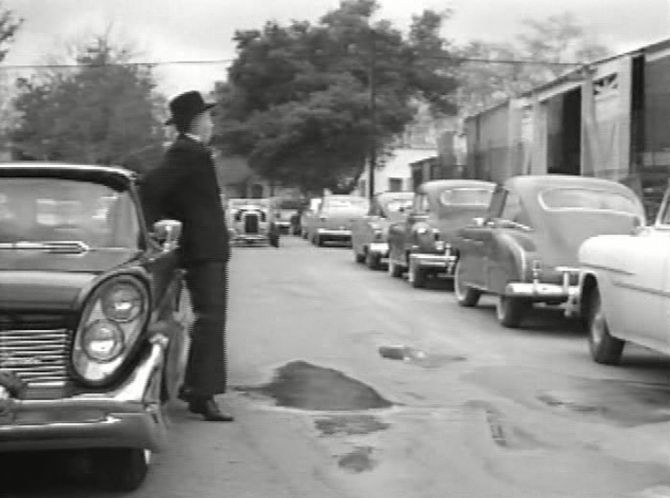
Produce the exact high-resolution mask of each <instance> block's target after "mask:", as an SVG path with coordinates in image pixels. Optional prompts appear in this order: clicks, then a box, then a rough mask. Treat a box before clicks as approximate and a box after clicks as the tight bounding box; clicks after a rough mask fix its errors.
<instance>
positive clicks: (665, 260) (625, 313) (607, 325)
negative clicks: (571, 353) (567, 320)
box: [579, 189, 670, 364]
mask: <svg viewBox="0 0 670 498" xmlns="http://www.w3.org/2000/svg"><path fill="white" fill-rule="evenodd" d="M579 262H580V265H581V267H582V278H581V289H582V291H581V296H582V299H581V309H582V313H583V317H584V318H585V319H584V320H583V323H584V324H585V325H586V326H587V329H588V341H589V349H590V351H591V356H592V357H593V359H594V360H595V361H596V362H598V363H605V364H617V363H619V361H620V359H621V355H622V353H623V349H624V345H625V343H626V342H627V341H628V342H632V343H634V344H639V345H641V346H644V347H647V348H650V349H653V350H655V351H659V352H661V353H664V354H666V355H670V332H669V330H670V329H669V328H668V316H669V315H670V189H668V190H667V192H666V194H665V197H664V200H663V204H662V207H661V209H660V211H659V212H658V215H657V217H656V223H655V224H654V225H653V226H649V227H645V226H642V225H641V226H640V227H638V228H636V229H635V230H634V232H633V233H630V234H622V235H600V236H598V237H592V238H590V239H588V240H587V241H585V242H584V243H583V244H582V246H581V247H580V249H579Z"/></svg>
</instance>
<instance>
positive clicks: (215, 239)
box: [141, 91, 233, 422]
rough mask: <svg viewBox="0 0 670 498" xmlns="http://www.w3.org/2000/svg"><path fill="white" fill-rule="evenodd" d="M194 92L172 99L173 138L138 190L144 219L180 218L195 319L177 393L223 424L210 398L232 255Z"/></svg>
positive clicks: (202, 111)
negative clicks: (181, 382) (144, 214)
mask: <svg viewBox="0 0 670 498" xmlns="http://www.w3.org/2000/svg"><path fill="white" fill-rule="evenodd" d="M213 106H214V104H208V103H205V101H204V100H203V98H202V96H201V95H200V93H199V92H195V91H191V92H186V93H183V94H181V95H179V96H177V97H175V98H174V99H173V100H172V101H171V102H170V111H171V117H170V119H169V120H168V121H167V122H166V124H171V125H174V126H175V128H176V129H177V132H178V136H177V138H176V140H175V141H174V143H173V144H172V145H171V146H170V148H169V149H168V151H167V152H166V154H165V158H164V160H163V163H162V164H161V165H160V166H159V167H158V168H156V169H154V170H152V171H150V172H149V173H147V175H146V176H145V177H144V178H143V181H142V186H141V195H142V200H143V203H144V204H145V207H146V210H147V213H148V215H147V217H148V218H149V220H148V222H149V223H153V222H154V221H156V220H158V219H161V218H171V219H175V220H179V221H181V222H182V226H183V231H182V237H181V240H180V247H179V256H180V261H181V265H182V266H183V267H184V268H185V269H186V285H187V287H188V290H189V293H190V296H191V303H192V305H193V312H194V314H195V323H194V327H193V331H192V334H191V348H190V351H189V358H188V364H187V367H186V376H185V381H184V386H183V388H182V390H181V394H180V397H181V398H182V399H183V400H185V401H187V402H188V404H189V410H190V411H191V412H193V413H198V414H201V415H203V417H204V418H205V420H211V421H221V422H229V421H232V420H233V417H232V416H231V415H229V414H227V413H225V412H223V411H222V410H221V409H220V408H219V406H218V405H217V403H216V401H215V400H214V396H215V395H216V394H222V393H224V392H225V390H226V359H225V323H226V307H227V291H228V289H227V284H228V278H227V263H228V259H229V258H230V244H229V240H228V229H227V228H226V225H225V221H224V217H223V208H222V206H221V195H220V194H221V192H220V190H219V186H218V184H217V180H216V172H215V169H214V162H213V160H212V155H211V152H210V150H209V149H208V148H207V144H208V143H209V141H210V139H211V136H212V128H213V123H212V117H211V115H210V109H211V107H213Z"/></svg>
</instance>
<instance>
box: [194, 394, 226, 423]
mask: <svg viewBox="0 0 670 498" xmlns="http://www.w3.org/2000/svg"><path fill="white" fill-rule="evenodd" d="M188 409H189V411H191V412H192V413H198V414H200V415H202V416H203V417H204V419H205V420H208V421H210V422H232V421H233V420H235V419H234V418H233V416H232V415H230V414H229V413H225V412H222V411H221V409H220V408H219V405H217V404H216V401H214V399H213V398H196V399H191V400H190V401H189V403H188Z"/></svg>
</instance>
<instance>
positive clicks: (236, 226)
mask: <svg viewBox="0 0 670 498" xmlns="http://www.w3.org/2000/svg"><path fill="white" fill-rule="evenodd" d="M226 223H227V225H228V230H229V231H230V238H231V243H233V244H240V243H241V244H245V245H252V244H270V245H272V246H274V247H279V227H278V226H277V224H276V223H275V219H274V213H273V211H272V206H271V203H270V200H269V199H229V200H228V206H227V208H226Z"/></svg>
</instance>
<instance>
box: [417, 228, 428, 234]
mask: <svg viewBox="0 0 670 498" xmlns="http://www.w3.org/2000/svg"><path fill="white" fill-rule="evenodd" d="M416 233H417V234H418V235H426V234H427V233H428V227H419V228H417V229H416Z"/></svg>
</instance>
